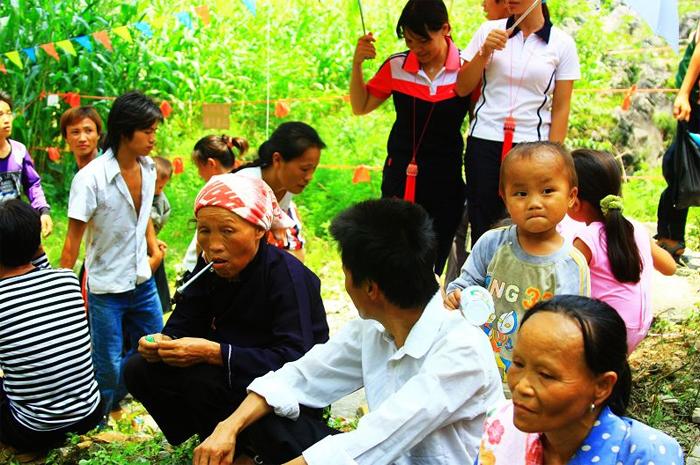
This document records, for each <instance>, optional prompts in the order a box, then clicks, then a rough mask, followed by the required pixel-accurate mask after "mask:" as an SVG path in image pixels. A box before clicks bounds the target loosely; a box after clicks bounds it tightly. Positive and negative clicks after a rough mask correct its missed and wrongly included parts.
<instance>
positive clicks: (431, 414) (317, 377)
mask: <svg viewBox="0 0 700 465" xmlns="http://www.w3.org/2000/svg"><path fill="white" fill-rule="evenodd" d="M363 386H364V388H365V392H366V394H367V403H368V406H369V413H368V414H367V415H365V416H364V417H362V419H361V420H360V422H359V424H358V426H357V429H356V430H355V431H351V432H348V433H342V434H338V435H334V436H328V437H326V438H324V439H323V440H321V441H319V442H318V443H316V444H315V445H313V446H311V447H310V448H308V449H307V450H305V451H304V453H303V455H304V459H306V461H307V463H309V465H317V464H318V465H321V464H323V465H326V464H329V463H333V464H343V465H349V464H360V465H362V464H372V465H381V464H397V465H408V464H424V463H425V464H428V463H429V464H450V465H453V464H472V463H474V459H475V457H476V455H477V449H478V446H479V440H480V436H481V433H482V428H483V422H484V419H485V417H486V412H487V410H488V409H489V408H491V407H492V406H493V405H495V404H496V403H497V402H499V401H500V400H502V399H503V393H502V391H501V381H500V377H499V375H498V369H497V368H496V364H495V362H494V359H493V354H492V351H491V346H490V344H489V342H488V339H487V337H486V335H485V334H484V332H483V331H482V330H481V329H480V328H478V327H475V326H472V325H470V324H468V323H467V322H466V321H465V320H464V319H463V318H462V317H461V316H460V314H459V312H449V311H447V310H445V308H444V307H443V304H442V298H441V296H440V294H439V293H437V294H436V295H435V296H434V297H433V298H432V299H431V301H430V302H429V303H428V305H427V306H426V308H425V310H424V312H423V315H422V316H421V317H420V319H419V320H418V321H417V322H416V324H415V325H414V326H413V328H412V329H411V332H410V333H409V335H408V338H407V339H406V343H405V344H404V346H403V347H401V348H400V349H397V348H396V345H395V344H394V340H393V339H392V338H391V337H390V336H389V334H388V333H387V332H386V331H385V330H384V329H383V327H382V326H381V325H379V324H378V323H376V322H374V321H369V320H355V321H351V322H350V323H348V324H347V325H346V326H345V327H344V328H343V329H342V330H341V331H340V332H339V333H338V334H337V335H336V336H335V337H333V338H331V340H330V341H328V342H327V343H325V344H321V345H317V346H315V347H314V348H313V349H311V351H309V352H308V353H307V354H306V355H304V356H303V357H302V358H301V359H299V360H297V361H295V362H290V363H287V364H286V365H284V366H283V367H282V368H281V369H279V370H278V371H276V372H274V373H268V374H267V375H265V376H263V377H261V378H258V379H256V380H255V381H253V383H251V385H250V386H249V387H248V390H249V391H253V392H256V393H257V394H259V395H261V396H263V397H264V398H265V399H266V400H267V402H268V404H269V405H270V406H272V407H273V408H274V411H275V413H276V414H277V415H280V416H284V417H288V418H292V419H296V418H298V416H299V404H302V405H306V406H309V407H324V406H326V405H328V404H330V403H332V402H334V401H336V400H338V399H340V398H341V397H344V396H346V395H348V394H350V393H352V392H354V391H356V390H357V389H359V388H361V387H363Z"/></svg>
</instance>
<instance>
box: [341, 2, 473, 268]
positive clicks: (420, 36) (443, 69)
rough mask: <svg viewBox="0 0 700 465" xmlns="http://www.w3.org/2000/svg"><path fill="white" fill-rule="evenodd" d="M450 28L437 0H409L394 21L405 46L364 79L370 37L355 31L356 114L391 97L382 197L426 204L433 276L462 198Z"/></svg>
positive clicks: (456, 56) (456, 64)
mask: <svg viewBox="0 0 700 465" xmlns="http://www.w3.org/2000/svg"><path fill="white" fill-rule="evenodd" d="M450 31H451V29H450V23H449V19H448V15H447V8H446V7H445V4H444V3H443V1H442V0H409V1H408V3H406V6H405V7H404V9H403V12H402V13H401V17H400V18H399V21H398V24H397V26H396V33H397V35H398V37H399V39H402V38H403V39H405V41H406V46H407V47H408V49H409V50H407V51H405V52H401V53H397V54H394V55H392V56H390V57H389V58H388V59H387V60H386V61H385V62H384V64H382V66H381V67H380V69H379V71H378V72H377V74H375V76H374V77H373V78H372V79H370V80H369V81H368V82H367V83H365V81H364V77H363V75H362V63H363V62H364V61H365V60H366V59H368V58H374V57H375V56H376V51H375V48H374V44H373V42H374V40H375V39H374V37H373V36H372V34H371V33H369V34H367V35H365V36H363V37H361V38H360V39H359V41H358V43H357V48H356V50H355V56H354V58H353V65H352V77H351V82H350V102H351V104H352V110H353V112H354V113H355V114H356V115H364V114H367V113H370V112H372V111H374V110H375V109H376V108H377V107H379V105H381V104H382V103H383V102H384V101H385V100H386V99H388V98H389V97H390V96H391V97H392V98H393V101H394V108H395V110H396V121H395V122H394V125H393V127H392V129H391V133H390V134H389V140H388V142H387V152H388V153H387V158H386V162H385V163H384V171H383V177H382V197H398V198H404V199H406V200H415V202H416V203H417V204H419V205H421V206H422V207H423V208H425V209H426V211H427V212H428V214H429V215H430V216H431V218H432V219H433V222H434V223H433V225H434V227H435V232H436V234H437V239H438V250H437V252H438V253H437V257H436V261H435V272H436V273H438V274H440V273H442V269H443V267H444V265H445V261H446V260H447V255H448V254H449V252H450V246H451V244H452V237H453V236H454V233H455V231H456V229H457V225H458V224H459V220H460V218H461V216H462V208H463V206H464V196H465V192H464V181H463V180H462V150H463V149H464V140H463V138H462V132H461V129H462V123H463V121H464V117H465V116H466V114H467V109H468V101H469V97H458V96H457V94H455V91H454V89H455V83H456V81H457V73H458V72H459V69H460V66H461V65H462V59H461V58H460V52H459V50H458V49H457V47H456V46H455V44H454V43H453V42H452V39H451V38H450ZM414 154H415V157H414ZM411 162H414V163H415V165H413V164H412V163H411ZM411 166H416V167H417V175H416V176H415V177H414V178H413V179H414V180H415V196H414V198H413V199H411V197H412V196H411V194H410V191H411V189H410V188H409V189H406V185H407V180H408V179H410V178H409V177H408V173H407V170H409V169H410V168H411ZM410 182H411V181H408V183H410Z"/></svg>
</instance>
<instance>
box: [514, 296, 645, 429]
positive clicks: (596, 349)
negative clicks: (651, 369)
mask: <svg viewBox="0 0 700 465" xmlns="http://www.w3.org/2000/svg"><path fill="white" fill-rule="evenodd" d="M540 312H551V313H558V314H560V315H565V316H568V317H569V318H571V319H572V320H574V321H575V322H576V323H578V326H579V327H580V328H581V335H582V336H583V353H584V358H585V360H586V365H587V366H588V368H589V369H590V370H591V372H592V373H593V374H595V375H600V374H602V373H605V372H607V371H614V372H615V373H616V374H617V382H616V383H615V387H614V388H613V390H612V393H611V394H610V396H609V397H608V398H607V399H605V402H604V403H603V405H607V406H609V407H610V410H612V411H613V413H615V415H624V414H625V410H627V405H628V404H629V400H630V393H631V391H632V373H631V371H630V366H629V363H628V362H627V329H626V327H625V322H624V321H623V320H622V318H621V317H620V315H619V314H618V313H617V311H615V309H614V308H612V307H611V306H610V305H608V304H606V303H605V302H603V301H600V300H597V299H591V298H589V297H583V296H577V295H558V296H555V297H553V298H552V299H550V300H544V301H541V302H538V303H537V304H536V305H535V306H534V307H532V308H531V309H530V310H528V311H527V312H526V313H525V316H524V317H523V320H522V322H521V323H520V331H522V328H523V326H525V323H526V322H527V320H529V319H530V318H532V316H533V315H535V314H537V313H540Z"/></svg>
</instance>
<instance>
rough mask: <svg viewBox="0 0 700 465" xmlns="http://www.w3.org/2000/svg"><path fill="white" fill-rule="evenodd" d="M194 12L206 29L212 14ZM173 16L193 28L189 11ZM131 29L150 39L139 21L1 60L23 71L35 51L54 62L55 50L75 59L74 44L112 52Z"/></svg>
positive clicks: (0, 65)
mask: <svg viewBox="0 0 700 465" xmlns="http://www.w3.org/2000/svg"><path fill="white" fill-rule="evenodd" d="M254 4H255V2H254V1H253V7H254ZM194 12H195V14H196V15H197V17H198V18H199V20H200V21H201V23H202V24H203V25H204V26H208V25H209V24H210V22H211V15H210V13H209V7H208V6H207V5H201V6H197V7H195V8H194ZM174 16H175V19H176V20H177V21H178V22H179V23H180V24H181V25H182V26H183V27H186V28H188V29H194V23H193V19H192V14H191V13H190V12H189V11H181V12H178V13H175V15H174ZM130 28H133V29H135V30H136V31H138V32H139V33H140V34H141V35H143V36H144V37H145V38H147V39H150V38H152V37H153V29H152V27H151V24H149V23H148V22H146V21H138V22H135V23H132V24H128V25H123V26H116V27H113V28H111V29H103V30H99V31H95V32H92V33H90V34H86V35H81V36H77V37H70V38H66V39H63V40H58V41H54V42H48V43H45V44H36V45H32V46H31V47H25V48H22V49H19V50H12V51H9V52H5V53H3V54H2V57H4V58H6V59H7V60H9V61H10V62H11V63H12V64H13V65H15V66H16V67H17V68H19V69H24V60H23V58H22V56H25V57H26V58H27V60H28V61H29V63H32V64H33V63H36V62H37V61H38V54H37V52H38V49H41V50H42V51H43V52H44V53H45V54H46V55H48V56H49V57H51V58H53V59H54V60H55V61H59V60H60V55H59V53H58V50H61V51H62V52H63V53H65V54H66V55H71V56H77V55H78V51H77V50H76V45H79V46H80V47H81V48H82V49H85V50H86V51H88V52H93V51H94V50H95V44H93V42H94V43H96V44H100V45H102V47H104V48H105V49H107V50H108V51H110V52H112V51H114V47H113V45H112V39H113V38H114V37H118V38H120V39H121V40H123V41H125V42H127V43H132V42H133V40H134V39H133V36H132V32H131V30H130ZM20 52H21V53H20ZM0 73H3V74H7V67H6V66H5V62H4V60H3V59H2V58H0Z"/></svg>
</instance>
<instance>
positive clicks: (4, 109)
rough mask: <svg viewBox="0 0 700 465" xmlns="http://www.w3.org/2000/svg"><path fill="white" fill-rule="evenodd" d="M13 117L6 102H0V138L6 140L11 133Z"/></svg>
mask: <svg viewBox="0 0 700 465" xmlns="http://www.w3.org/2000/svg"><path fill="white" fill-rule="evenodd" d="M13 119H14V115H13V113H12V109H11V108H10V105H8V104H7V102H3V101H0V138H2V139H7V138H8V137H10V133H12V120H13Z"/></svg>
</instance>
